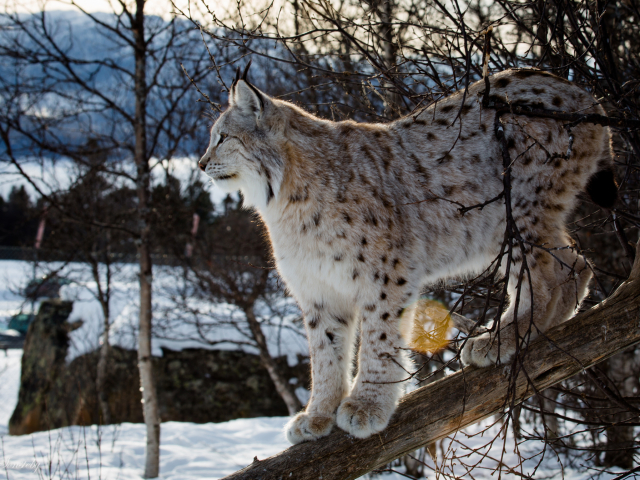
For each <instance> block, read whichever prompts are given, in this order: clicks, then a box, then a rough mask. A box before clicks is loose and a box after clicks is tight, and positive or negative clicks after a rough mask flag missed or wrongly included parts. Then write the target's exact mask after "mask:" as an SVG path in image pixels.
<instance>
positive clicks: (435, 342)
mask: <svg viewBox="0 0 640 480" xmlns="http://www.w3.org/2000/svg"><path fill="white" fill-rule="evenodd" d="M411 310H413V312H412V313H413V315H406V316H405V315H403V327H404V328H402V335H403V337H404V339H405V341H406V342H407V344H408V346H409V348H411V349H412V350H415V351H417V352H420V353H435V352H437V351H439V350H442V349H443V348H444V347H446V346H447V344H448V343H449V332H451V330H452V328H453V322H452V321H451V315H449V309H448V308H447V307H445V306H444V305H443V304H442V303H440V302H438V301H436V300H430V299H427V298H421V299H420V300H418V301H417V302H416V304H415V305H414V306H413V308H412V309H411ZM407 313H410V312H407ZM405 317H406V318H405ZM412 317H413V321H411V319H412Z"/></svg>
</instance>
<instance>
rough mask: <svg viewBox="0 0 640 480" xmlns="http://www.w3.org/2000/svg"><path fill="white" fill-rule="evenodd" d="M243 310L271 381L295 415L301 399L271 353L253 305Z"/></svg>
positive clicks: (290, 412) (300, 408)
mask: <svg viewBox="0 0 640 480" xmlns="http://www.w3.org/2000/svg"><path fill="white" fill-rule="evenodd" d="M243 310H244V313H245V315H246V316H247V322H248V323H249V329H250V330H251V334H252V335H253V338H254V340H255V341H256V343H257V344H258V350H259V351H260V361H261V363H262V365H263V366H264V367H265V368H266V369H267V372H269V377H271V381H272V382H273V384H274V385H275V387H276V391H277V392H278V395H280V397H281V398H282V400H284V403H285V404H286V405H287V410H289V415H295V414H296V413H298V412H299V411H300V410H302V404H301V403H300V400H298V397H297V396H296V394H295V392H294V391H293V388H291V385H290V384H289V382H288V381H287V379H286V378H285V377H284V376H283V375H282V372H281V371H280V368H279V367H278V364H277V363H276V362H275V360H274V359H273V357H272V356H271V354H270V353H269V348H268V346H267V340H266V338H265V336H264V333H263V332H262V327H261V326H260V322H258V319H257V318H256V316H255V313H254V312H253V306H252V305H251V306H247V307H245V308H244V309H243Z"/></svg>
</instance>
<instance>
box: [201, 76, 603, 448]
mask: <svg viewBox="0 0 640 480" xmlns="http://www.w3.org/2000/svg"><path fill="white" fill-rule="evenodd" d="M490 82H491V94H492V96H493V98H494V99H497V100H501V101H504V102H507V103H519V104H528V105H536V106H540V107H544V108H554V109H561V110H563V111H567V112H581V113H599V114H603V113H604V112H603V110H602V108H601V107H600V106H597V105H596V103H595V101H594V99H593V98H592V97H591V96H590V95H589V94H587V93H586V92H584V91H582V90H581V89H579V88H578V87H576V86H574V85H572V84H570V83H569V82H567V81H566V80H563V79H560V78H557V77H555V76H552V75H550V74H547V73H544V72H542V71H538V70H508V71H505V72H502V73H500V74H497V75H495V76H493V77H491V79H490ZM483 90H484V83H483V82H479V83H476V84H474V85H472V86H470V87H469V90H468V92H467V94H466V98H465V100H464V104H462V101H463V92H458V93H456V94H454V95H452V96H450V97H448V98H446V99H444V100H442V101H439V102H437V103H436V104H435V105H433V106H431V107H429V108H427V109H425V110H423V111H420V112H418V113H415V114H412V115H410V116H407V117H405V118H402V119H399V120H397V121H394V122H391V123H388V124H369V123H356V122H352V121H344V122H331V121H328V120H323V119H320V118H317V117H314V116H313V115H310V114H309V113H307V112H305V111H304V110H302V109H300V108H298V107H296V106H294V105H292V104H290V103H287V102H284V101H281V100H277V99H273V98H270V97H268V96H267V95H265V94H264V93H262V92H259V91H258V90H257V89H256V88H255V87H253V86H252V85H251V84H249V83H248V82H247V81H246V78H245V80H239V81H237V82H235V84H234V87H233V89H232V92H231V95H230V106H229V108H228V109H227V110H226V111H225V112H224V113H223V114H222V115H221V116H220V118H219V119H218V121H217V122H216V123H215V125H214V126H213V128H212V131H211V142H210V145H209V148H208V149H207V152H206V153H205V155H204V156H203V157H202V159H201V160H200V166H201V168H202V169H203V170H204V171H205V172H206V174H207V175H209V176H210V177H211V178H212V179H213V180H214V182H215V183H216V184H217V185H218V186H220V187H221V188H223V189H224V190H227V191H235V190H240V191H241V192H242V194H243V196H244V200H245V202H246V203H247V204H249V205H252V206H253V207H254V208H255V209H256V211H257V212H258V213H259V214H260V215H261V217H262V219H263V220H264V223H265V225H266V226H267V228H268V231H269V236H270V239H271V242H272V245H273V251H274V256H275V260H276V263H277V267H278V271H279V272H280V274H281V275H282V277H283V278H284V279H285V281H286V283H287V285H288V287H289V289H290V291H291V292H292V294H293V295H294V296H295V298H296V299H297V301H298V302H299V304H300V307H301V308H302V310H303V312H304V316H305V320H306V329H307V333H308V337H309V348H310V354H311V365H312V376H313V389H312V393H311V399H310V401H309V404H308V405H307V407H306V409H305V411H303V412H301V413H299V414H298V415H297V416H296V417H294V418H293V419H292V420H291V421H290V422H289V424H288V426H287V435H288V438H289V439H290V441H291V442H293V443H298V442H302V441H305V440H313V439H317V438H319V437H322V436H324V435H327V434H328V433H329V432H330V431H331V429H332V427H333V426H334V424H336V423H337V425H338V426H339V427H340V428H342V429H343V430H345V431H347V432H349V433H351V434H352V435H354V436H356V437H361V438H364V437H367V436H369V435H371V434H373V433H375V432H379V431H381V430H382V429H384V428H385V426H386V425H387V424H388V422H389V418H390V417H391V415H392V413H393V411H394V409H395V407H396V404H397V402H398V399H399V397H400V395H401V393H402V387H401V385H402V383H401V382H400V381H401V380H402V379H403V378H405V377H406V372H405V368H407V366H408V364H407V359H406V354H405V350H404V348H405V343H404V341H403V339H402V338H401V336H400V332H399V323H400V321H401V319H402V317H407V316H410V315H411V314H412V310H411V308H410V307H411V306H412V305H414V304H415V302H416V300H417V298H418V295H419V292H420V290H421V288H422V286H423V285H425V284H429V283H432V282H436V281H438V280H441V279H443V278H446V277H454V276H462V275H468V274H470V273H473V272H476V273H477V272H481V271H483V270H484V269H485V268H486V267H487V266H488V265H489V264H490V262H491V261H492V260H493V259H494V258H496V256H497V255H498V253H499V251H500V246H501V243H502V240H503V237H504V232H505V206H504V203H503V201H497V202H494V203H491V204H489V205H487V206H485V207H484V208H483V209H482V210H480V209H475V210H472V211H469V212H467V213H466V214H464V215H461V214H460V213H459V210H458V209H459V206H460V205H466V206H470V205H475V204H479V203H482V202H484V201H486V200H488V199H491V198H493V197H496V196H497V195H498V194H500V192H501V191H502V189H503V175H502V173H503V166H502V156H501V150H500V147H499V144H498V142H497V140H496V137H495V134H494V115H495V113H494V111H493V110H491V109H485V110H482V109H481V94H482V92H483ZM458 113H459V116H458ZM502 121H503V123H504V129H505V133H506V138H507V140H508V146H509V152H510V155H511V158H512V160H513V169H512V189H513V190H512V205H513V214H514V217H515V219H516V222H517V226H518V228H519V230H520V233H521V235H522V237H523V239H524V240H525V242H527V243H526V245H527V253H530V255H528V256H527V262H528V266H529V270H530V272H531V276H530V280H529V277H525V278H524V281H523V286H522V290H521V292H520V302H519V305H518V315H517V316H518V322H514V308H513V302H512V305H511V307H509V309H508V310H507V311H506V312H505V314H504V316H503V319H502V324H501V325H502V327H501V328H502V330H501V331H500V342H497V341H494V340H495V339H493V338H491V337H490V336H489V334H488V333H486V334H484V335H482V336H478V337H475V338H471V339H469V340H468V341H467V343H466V346H465V348H464V349H463V352H462V360H463V362H464V363H465V364H467V365H476V366H486V365H490V364H492V363H494V362H496V361H497V360H498V359H499V360H500V361H502V362H505V361H507V360H509V358H510V357H511V356H512V355H513V352H514V351H515V347H516V342H517V339H516V335H515V325H516V324H517V325H518V330H519V332H520V334H522V333H523V332H525V331H526V330H527V328H528V326H529V322H530V320H531V319H533V322H534V324H535V326H534V327H533V329H532V331H531V335H532V337H534V336H536V335H537V334H538V332H539V331H544V330H546V329H548V328H549V327H550V326H551V325H552V324H555V323H559V322H561V321H564V320H566V319H568V318H569V317H571V316H572V315H573V314H574V312H575V309H576V307H577V306H578V305H579V303H580V302H581V300H582V299H583V297H584V295H585V293H586V290H587V283H588V281H589V279H590V273H589V269H588V265H587V264H586V262H585V260H584V259H583V258H582V257H580V256H578V255H577V254H576V253H575V251H574V250H572V249H568V248H564V249H559V250H552V252H553V255H554V256H555V257H556V258H554V257H553V256H552V255H551V254H549V253H547V251H545V250H543V249H540V248H534V247H533V246H534V245H539V246H544V247H545V248H547V249H555V248H558V247H566V246H567V245H571V239H570V238H569V237H568V235H567V233H566V231H565V221H566V218H567V215H568V214H569V212H571V210H572V209H573V208H574V206H575V203H576V195H577V194H578V193H579V192H582V191H584V190H585V188H586V186H587V183H588V181H589V179H590V178H591V177H592V176H593V175H594V174H595V173H596V172H598V171H601V170H606V169H607V168H610V165H611V161H612V160H611V149H610V138H609V136H610V135H609V132H608V130H607V129H605V128H602V127H600V126H597V125H591V124H580V125H578V126H575V127H574V128H573V129H572V133H573V135H574V137H575V140H574V143H573V148H572V151H571V155H570V157H569V158H566V152H567V149H568V145H569V137H568V133H567V130H566V129H565V128H563V125H562V124H561V123H559V122H556V121H554V120H550V119H534V118H529V117H524V116H513V115H510V114H507V115H504V116H503V117H502ZM605 177H606V178H608V177H607V175H604V177H602V178H605ZM598 178H600V177H598ZM606 178H605V180H606ZM611 182H612V179H611V181H610V182H609V183H611ZM596 183H597V182H596ZM614 187H615V186H614ZM590 188H591V187H590ZM593 188H594V189H596V190H597V188H596V187H593ZM515 260H516V263H515V264H514V265H512V266H511V275H512V277H513V278H511V281H510V283H509V285H510V290H509V293H510V296H511V298H514V293H515V292H514V289H513V288H514V285H515V284H516V283H517V278H516V277H514V275H517V274H518V272H519V271H520V263H521V262H522V256H521V254H520V252H519V251H518V250H516V254H515ZM558 260H560V261H561V262H560V261H558ZM505 263H506V262H503V265H504V264H505ZM531 297H533V303H532V302H531ZM408 307H409V308H408ZM357 330H359V332H360V338H361V342H360V345H361V346H360V351H359V354H358V370H357V374H356V376H355V378H351V375H350V372H351V365H352V358H353V353H354V352H353V350H354V343H355V342H354V337H355V333H356V331H357ZM498 345H499V347H498Z"/></svg>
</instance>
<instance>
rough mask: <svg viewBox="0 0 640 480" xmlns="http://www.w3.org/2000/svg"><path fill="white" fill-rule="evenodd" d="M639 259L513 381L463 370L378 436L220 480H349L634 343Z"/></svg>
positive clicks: (320, 447) (337, 438)
mask: <svg viewBox="0 0 640 480" xmlns="http://www.w3.org/2000/svg"><path fill="white" fill-rule="evenodd" d="M639 247H640V243H639ZM639 258H640V255H636V262H635V264H634V266H633V269H632V271H631V275H630V276H629V279H628V280H627V281H626V282H624V283H623V284H622V285H621V286H620V287H619V288H618V290H617V291H616V292H615V293H614V294H613V295H612V296H610V297H609V298H608V299H606V300H604V301H603V302H602V303H600V304H598V305H596V306H595V307H593V308H591V309H590V310H588V311H586V312H583V313H580V314H578V315H576V316H575V317H574V318H573V319H571V320H569V321H568V322H566V323H563V324H561V325H558V326H557V327H554V328H552V329H551V330H549V331H548V332H546V333H545V334H544V335H542V336H541V337H539V338H538V339H536V340H534V341H533V342H531V344H530V345H529V348H528V349H527V351H528V352H530V353H529V354H528V355H526V356H525V357H524V358H523V359H522V361H520V360H516V361H517V362H518V365H519V369H518V371H519V372H520V373H519V374H518V377H517V378H515V379H513V378H512V375H511V368H510V365H499V366H495V367H488V368H483V369H479V368H465V369H464V370H462V371H460V372H457V373H455V374H453V375H450V376H449V377H446V378H444V379H443V380H440V381H437V382H435V383H432V384H430V385H427V386H425V387H422V388H420V389H418V390H416V391H414V392H411V393H410V394H408V395H406V396H405V397H404V398H403V399H402V400H401V402H400V405H399V407H398V410H397V412H396V413H395V415H394V416H393V418H392V419H391V423H390V424H389V426H388V427H387V428H386V429H385V430H384V431H383V432H381V433H380V434H378V435H375V436H373V437H370V438H367V439H364V440H358V439H356V438H353V437H350V436H348V435H347V434H345V433H344V432H342V431H340V430H337V431H334V432H333V433H332V434H331V435H329V436H328V437H325V438H323V439H321V440H318V441H317V442H310V443H303V444H300V445H294V446H292V447H290V448H288V449H287V450H285V451H284V452H281V453H279V454H278V455H275V456H273V457H270V458H268V459H266V460H261V461H260V460H258V459H257V458H256V459H255V460H254V462H253V463H252V464H251V465H249V466H248V467H246V468H244V469H242V470H240V471H238V472H236V473H234V474H232V475H229V476H228V477H225V479H224V480H245V479H246V480H249V479H252V480H253V479H256V478H260V479H261V480H271V479H273V480H276V479H288V480H289V479H291V480H295V479H305V480H306V479H309V478H323V479H324V480H348V479H355V478H358V477H360V476H361V475H363V474H365V473H367V472H369V471H371V470H373V469H374V468H376V467H379V466H381V465H385V464H386V463H389V462H390V461H392V460H394V459H396V458H399V457H401V456H403V455H406V454H408V453H411V452H412V451H414V450H416V449H417V448H420V447H423V446H425V445H428V444H429V443H431V442H434V441H436V440H439V439H441V438H443V437H445V436H447V435H451V434H453V433H454V432H456V431H457V430H460V429H462V428H464V427H466V426H468V425H471V424H473V423H476V422H478V421H480V420H482V419H483V418H486V417H488V416H490V415H493V414H496V413H500V412H502V411H504V409H505V407H508V406H509V405H511V404H513V405H516V404H518V403H520V402H522V401H523V400H525V399H527V398H528V397H530V396H531V395H533V394H534V393H536V392H540V391H542V390H544V389H546V388H548V387H550V386H552V385H554V384H556V383H559V382H561V381H563V380H566V379H568V378H570V377H571V376H573V375H576V374H577V373H580V372H582V371H583V370H585V369H586V368H588V367H590V366H592V365H595V364H597V363H599V362H602V361H603V360H606V359H607V358H609V357H611V356H612V355H614V354H616V353H618V352H620V351H622V350H624V349H625V348H628V347H630V346H632V345H634V344H636V343H639V342H640V260H639ZM523 372H526V375H525V374H524V373H523ZM529 379H530V380H531V381H532V382H533V385H531V384H530V383H529Z"/></svg>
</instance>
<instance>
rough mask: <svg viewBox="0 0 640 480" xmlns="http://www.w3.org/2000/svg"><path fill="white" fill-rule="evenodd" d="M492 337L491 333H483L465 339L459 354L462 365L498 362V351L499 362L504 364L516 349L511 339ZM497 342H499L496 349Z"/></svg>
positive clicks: (477, 365)
mask: <svg viewBox="0 0 640 480" xmlns="http://www.w3.org/2000/svg"><path fill="white" fill-rule="evenodd" d="M505 336H506V335H504V336H503V337H502V338H500V342H498V339H497V338H492V337H491V334H489V333H483V334H482V335H479V336H477V337H472V338H469V339H468V340H467V342H466V343H465V346H464V348H463V349H462V352H461V354H460V359H461V360H462V363H463V365H465V366H469V365H473V366H476V367H481V368H482V367H490V366H492V365H495V364H496V363H498V352H499V353H500V355H499V358H500V363H502V364H504V363H507V362H509V361H510V360H511V359H512V358H513V354H514V353H515V351H516V349H515V346H514V345H513V341H512V340H511V339H507V338H504V337H505ZM498 344H500V346H499V349H498Z"/></svg>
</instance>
